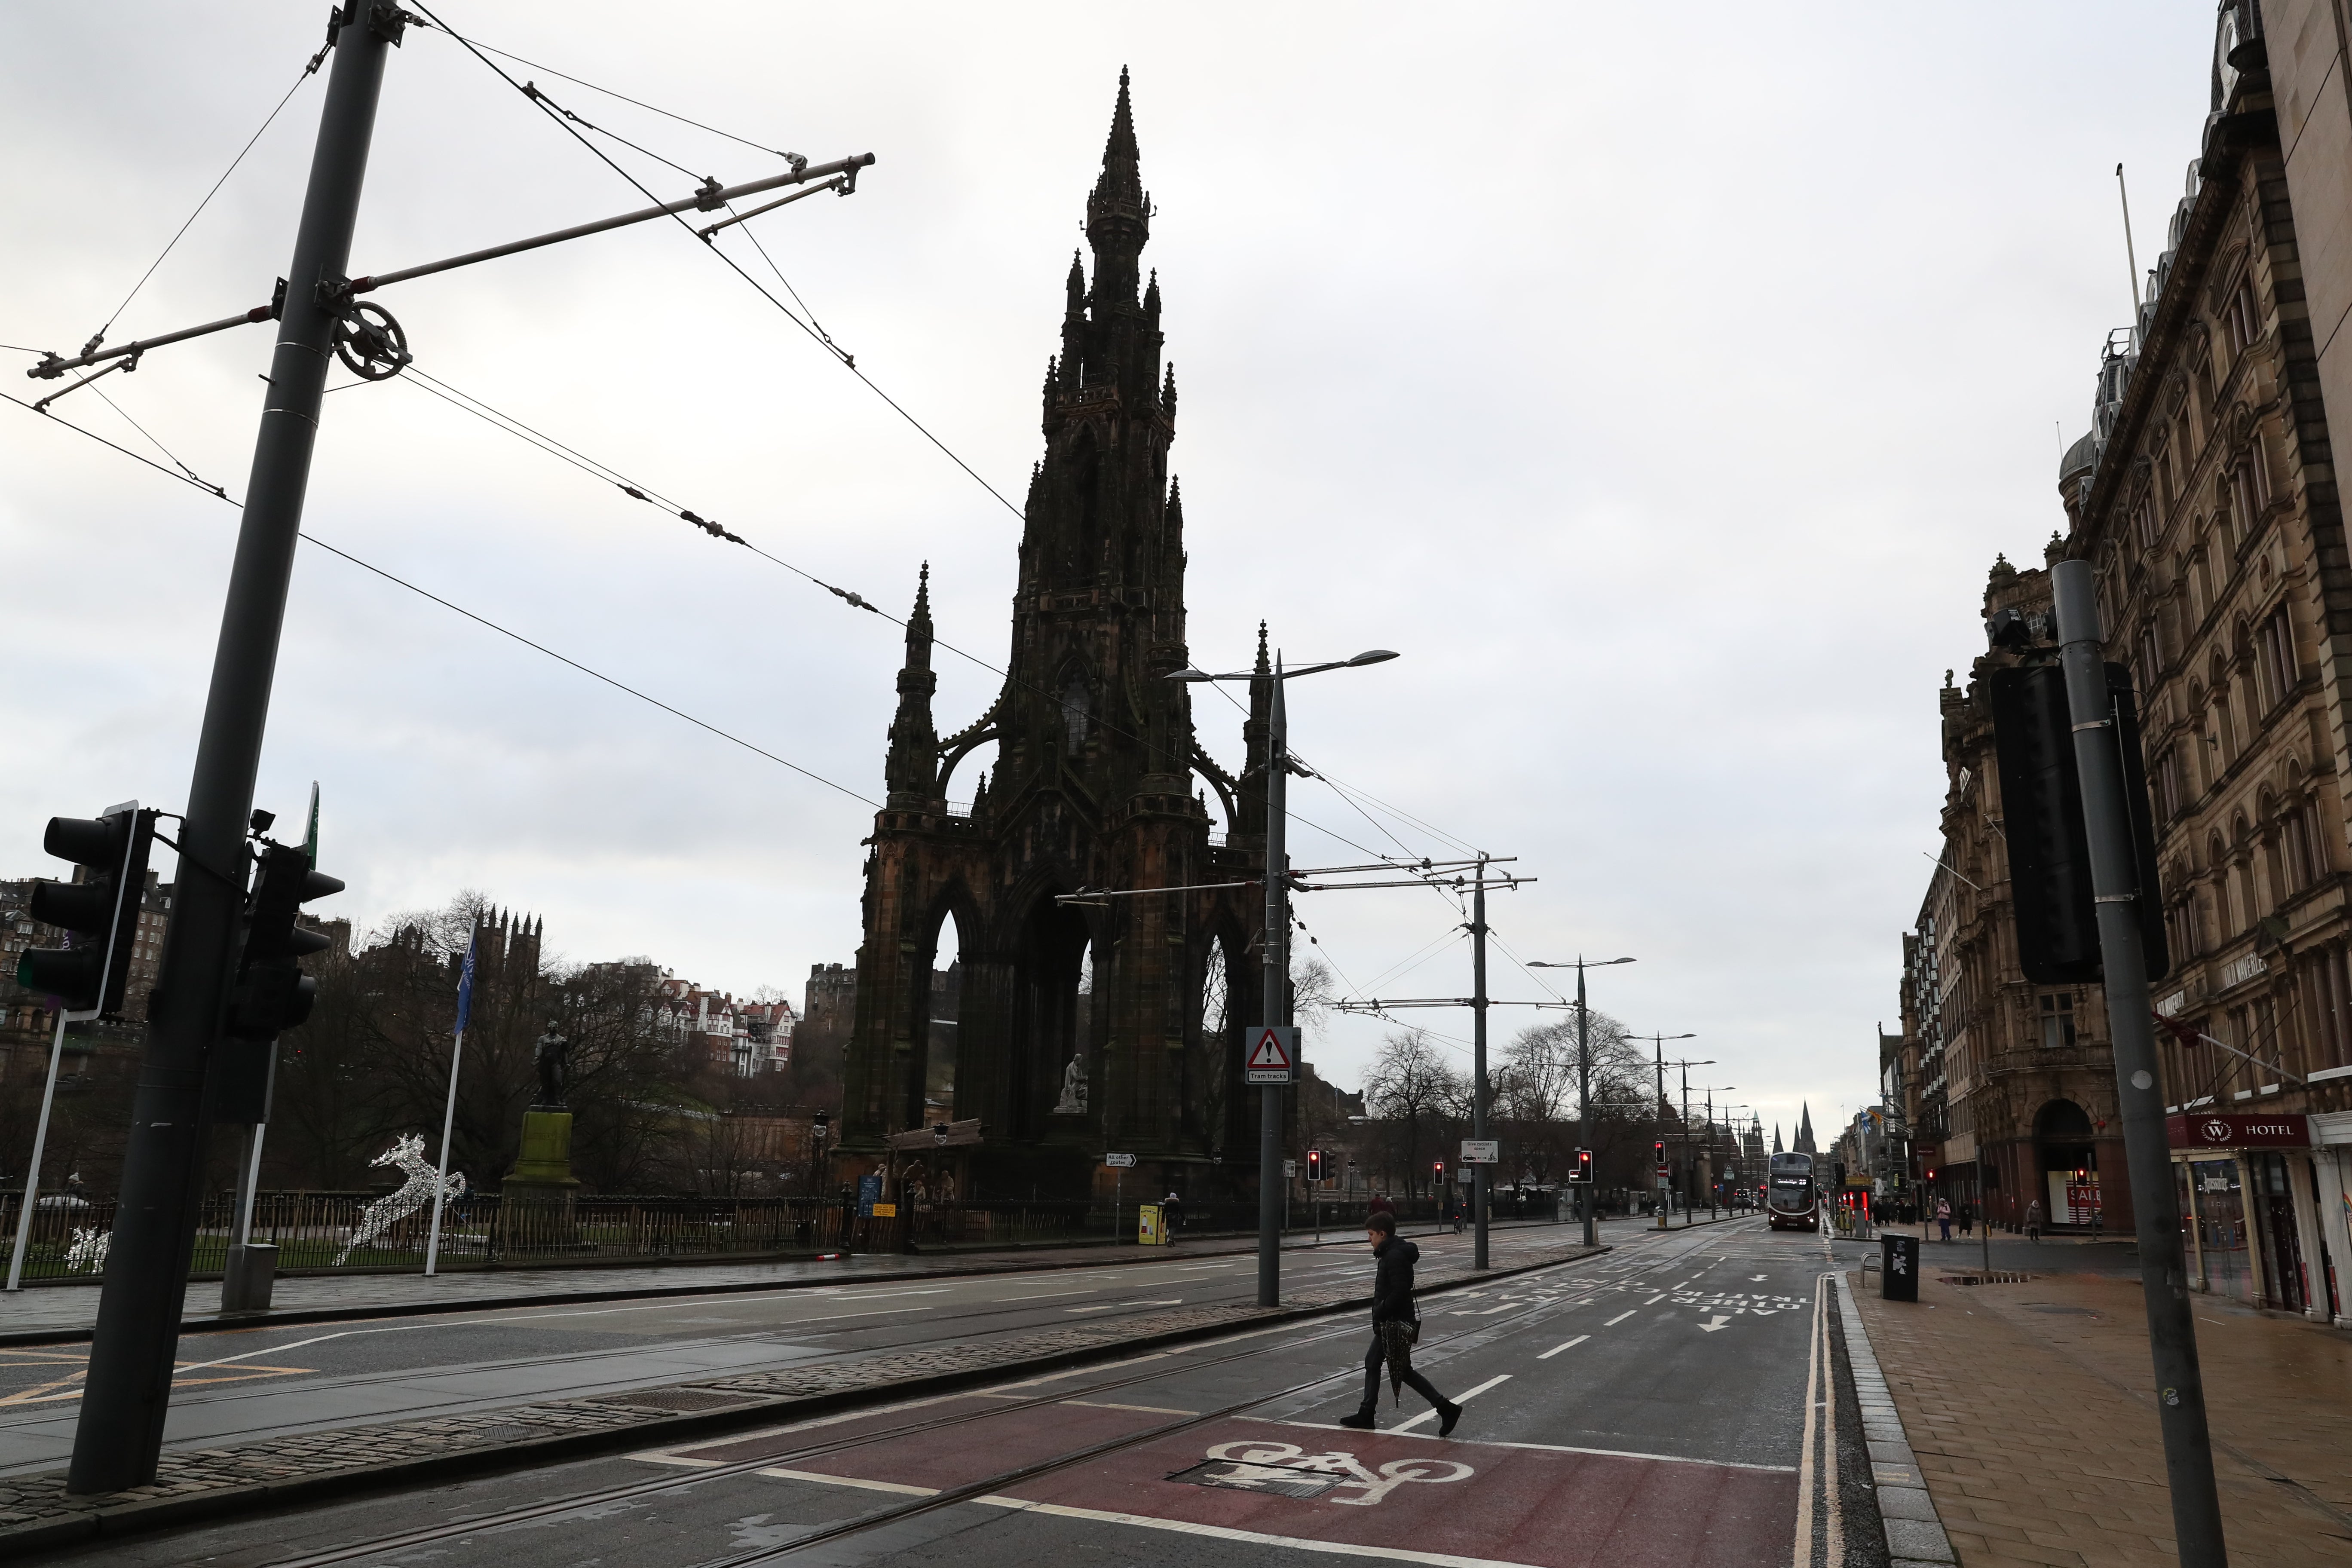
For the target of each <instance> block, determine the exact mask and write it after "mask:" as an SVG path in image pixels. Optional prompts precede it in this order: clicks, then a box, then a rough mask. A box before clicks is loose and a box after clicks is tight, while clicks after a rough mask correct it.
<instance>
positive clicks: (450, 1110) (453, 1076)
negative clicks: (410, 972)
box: [425, 926, 482, 1279]
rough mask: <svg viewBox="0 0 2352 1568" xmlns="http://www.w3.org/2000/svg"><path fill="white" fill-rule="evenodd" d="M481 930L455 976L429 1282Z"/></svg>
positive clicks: (429, 1236)
mask: <svg viewBox="0 0 2352 1568" xmlns="http://www.w3.org/2000/svg"><path fill="white" fill-rule="evenodd" d="M481 940H482V933H481V929H480V927H479V926H477V927H476V928H475V930H474V933H473V934H472V935H471V936H469V937H467V939H466V963H465V967H464V969H463V970H462V971H461V972H460V973H459V974H458V976H457V1044H456V1045H454V1046H452V1047H450V1048H449V1099H448V1102H447V1103H446V1105H444V1106H443V1107H442V1108H441V1163H440V1164H439V1165H438V1166H436V1168H435V1171H434V1175H433V1225H432V1228H431V1229H429V1230H427V1231H426V1232H425V1278H427V1279H431V1278H432V1276H433V1271H434V1268H435V1266H436V1264H437V1263H438V1262H439V1261H440V1258H441V1205H442V1202H443V1200H444V1199H446V1197H447V1196H448V1194H449V1129H450V1127H451V1126H452V1125H453V1124H455V1122H456V1121H457V1064H458V1063H459V1062H460V1061H462V1060H463V1059H464V1058H465V1055H466V1025H467V1023H468V1022H470V1021H471V1019H472V1017H473V1013H474V948H475V946H476V944H477V943H478V942H480V941H481Z"/></svg>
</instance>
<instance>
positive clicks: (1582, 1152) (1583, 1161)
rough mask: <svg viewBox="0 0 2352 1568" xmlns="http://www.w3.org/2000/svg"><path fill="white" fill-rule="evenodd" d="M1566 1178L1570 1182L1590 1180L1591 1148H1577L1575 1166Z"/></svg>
mask: <svg viewBox="0 0 2352 1568" xmlns="http://www.w3.org/2000/svg"><path fill="white" fill-rule="evenodd" d="M1568 1179H1569V1180H1570V1181H1571V1182H1590V1181H1591V1180H1592V1151H1591V1150H1590V1149H1579V1150H1578V1151H1577V1152H1576V1165H1575V1168H1574V1169H1573V1170H1571V1171H1570V1173H1569V1177H1568Z"/></svg>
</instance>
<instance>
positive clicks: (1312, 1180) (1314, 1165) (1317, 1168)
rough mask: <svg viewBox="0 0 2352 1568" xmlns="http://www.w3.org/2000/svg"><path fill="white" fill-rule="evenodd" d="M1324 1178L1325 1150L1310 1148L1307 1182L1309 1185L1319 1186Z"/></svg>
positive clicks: (1308, 1152)
mask: <svg viewBox="0 0 2352 1568" xmlns="http://www.w3.org/2000/svg"><path fill="white" fill-rule="evenodd" d="M1322 1180H1323V1151H1322V1150H1320V1149H1309V1150H1308V1151H1307V1185H1309V1186H1317V1185H1319V1184H1321V1183H1322Z"/></svg>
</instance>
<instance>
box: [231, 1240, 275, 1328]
mask: <svg viewBox="0 0 2352 1568" xmlns="http://www.w3.org/2000/svg"><path fill="white" fill-rule="evenodd" d="M277 1278H278V1248H277V1247H273V1246H270V1245H268V1243H266V1242H258V1241H253V1242H247V1243H245V1244H243V1245H242V1246H237V1247H230V1248H229V1249H228V1266H227V1268H226V1269H225V1270H224V1271H223V1273H222V1276H221V1310H222V1311H224V1312H266V1311H268V1310H269V1288H270V1285H271V1284H272V1283H273V1282H274V1281H275V1280H276V1279H277Z"/></svg>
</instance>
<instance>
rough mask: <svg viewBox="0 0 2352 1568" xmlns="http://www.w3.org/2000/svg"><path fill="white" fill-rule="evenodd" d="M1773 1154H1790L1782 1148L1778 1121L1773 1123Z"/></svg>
mask: <svg viewBox="0 0 2352 1568" xmlns="http://www.w3.org/2000/svg"><path fill="white" fill-rule="evenodd" d="M1772 1152H1774V1153H1775V1154H1785V1153H1787V1152H1788V1151H1787V1150H1786V1149H1783V1148H1781V1147H1780V1123H1779V1122H1777V1121H1775V1122H1774V1123H1772Z"/></svg>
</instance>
